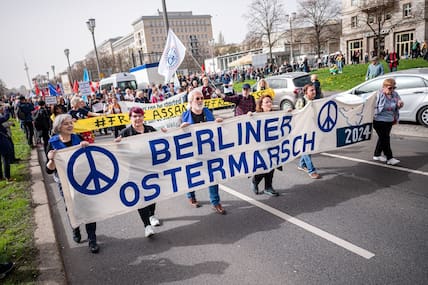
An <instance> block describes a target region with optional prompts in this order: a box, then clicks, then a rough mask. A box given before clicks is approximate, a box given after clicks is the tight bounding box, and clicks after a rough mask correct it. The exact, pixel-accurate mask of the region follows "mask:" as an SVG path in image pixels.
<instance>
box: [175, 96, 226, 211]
mask: <svg viewBox="0 0 428 285" xmlns="http://www.w3.org/2000/svg"><path fill="white" fill-rule="evenodd" d="M187 109H188V110H187V111H185V112H184V113H183V115H182V117H181V118H182V121H183V123H182V124H181V126H180V127H182V128H185V127H187V126H189V125H191V124H197V123H203V122H209V121H216V122H218V123H220V122H222V121H223V119H222V118H214V115H213V114H212V113H211V111H210V110H209V109H208V108H206V107H204V95H203V94H202V92H201V91H200V90H198V89H194V90H192V91H190V93H189V96H188V105H187ZM208 191H209V193H210V202H211V204H212V205H213V210H214V211H215V212H216V213H218V214H220V215H225V214H226V211H225V210H224V209H223V207H222V206H221V204H220V196H219V194H218V184H215V185H211V186H208ZM187 198H189V201H190V203H191V204H192V205H193V206H194V207H196V208H198V207H200V205H199V203H198V201H197V200H196V194H195V191H192V192H188V193H187Z"/></svg>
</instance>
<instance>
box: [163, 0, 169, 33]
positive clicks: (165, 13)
mask: <svg viewBox="0 0 428 285" xmlns="http://www.w3.org/2000/svg"><path fill="white" fill-rule="evenodd" d="M162 9H163V20H164V21H165V28H166V35H167V36H168V31H169V22H168V14H167V12H166V3H165V0H162Z"/></svg>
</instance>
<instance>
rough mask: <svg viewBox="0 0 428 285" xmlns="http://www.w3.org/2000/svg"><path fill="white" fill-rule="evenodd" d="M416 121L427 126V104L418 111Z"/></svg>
mask: <svg viewBox="0 0 428 285" xmlns="http://www.w3.org/2000/svg"><path fill="white" fill-rule="evenodd" d="M417 118H418V122H419V124H421V125H422V126H424V127H427V128H428V106H425V107H422V109H420V110H419V112H418V116H417Z"/></svg>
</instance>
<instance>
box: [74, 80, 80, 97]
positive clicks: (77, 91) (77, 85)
mask: <svg viewBox="0 0 428 285" xmlns="http://www.w3.org/2000/svg"><path fill="white" fill-rule="evenodd" d="M73 92H74V93H76V94H77V93H79V82H77V80H74V84H73Z"/></svg>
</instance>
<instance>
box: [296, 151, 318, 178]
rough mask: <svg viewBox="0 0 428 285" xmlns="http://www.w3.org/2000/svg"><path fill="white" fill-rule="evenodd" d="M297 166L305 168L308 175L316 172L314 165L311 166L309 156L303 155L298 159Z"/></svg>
mask: <svg viewBox="0 0 428 285" xmlns="http://www.w3.org/2000/svg"><path fill="white" fill-rule="evenodd" d="M299 166H300V167H301V168H305V167H306V168H307V169H308V173H309V174H311V173H314V172H316V171H317V170H316V169H315V167H314V165H313V164H312V159H311V155H310V154H305V155H302V157H301V158H300V162H299Z"/></svg>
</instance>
